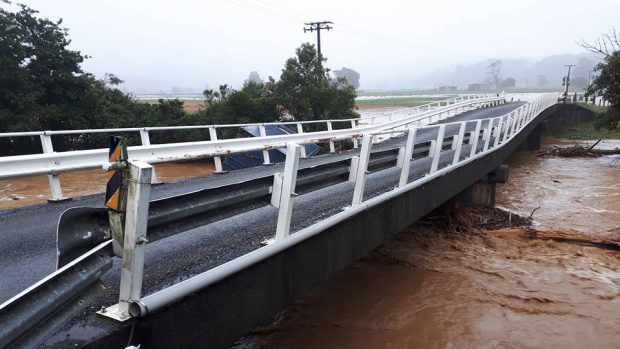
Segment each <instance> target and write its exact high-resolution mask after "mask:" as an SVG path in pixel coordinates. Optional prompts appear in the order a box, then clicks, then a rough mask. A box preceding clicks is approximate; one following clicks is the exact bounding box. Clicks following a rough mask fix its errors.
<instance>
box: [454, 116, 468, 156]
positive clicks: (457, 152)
mask: <svg viewBox="0 0 620 349" xmlns="http://www.w3.org/2000/svg"><path fill="white" fill-rule="evenodd" d="M466 125H467V121H463V122H461V127H460V128H459V134H458V135H457V136H456V140H454V139H453V140H452V149H454V157H453V158H452V164H453V165H456V164H457V163H458V162H459V160H460V159H461V149H462V148H463V138H465V126H466Z"/></svg>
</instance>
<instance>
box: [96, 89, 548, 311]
mask: <svg viewBox="0 0 620 349" xmlns="http://www.w3.org/2000/svg"><path fill="white" fill-rule="evenodd" d="M557 97H558V95H557V94H546V95H542V96H540V97H538V98H535V99H534V100H532V101H529V102H527V103H525V104H524V105H522V106H520V107H519V108H517V109H515V110H513V111H512V112H510V113H508V114H505V115H502V116H499V117H493V118H487V119H480V120H473V121H471V120H468V121H461V122H454V123H445V124H439V125H432V126H423V127H422V128H412V129H408V130H407V132H408V134H407V141H406V143H405V146H404V147H403V149H402V152H401V154H403V157H402V158H400V159H399V160H398V161H397V167H399V168H400V173H399V175H398V178H395V179H398V185H397V186H396V187H395V188H394V189H392V190H388V191H387V192H384V193H382V194H379V195H378V196H376V197H374V198H371V199H367V200H364V191H365V187H366V176H367V170H368V162H369V161H368V159H369V156H370V151H371V149H372V145H373V142H372V139H373V137H376V136H378V135H380V134H382V133H386V132H390V130H386V129H383V130H370V129H366V130H365V132H363V133H362V142H361V149H360V154H359V155H358V156H357V157H355V158H354V159H356V160H357V161H352V162H351V172H352V175H351V176H350V178H352V181H353V182H354V189H353V195H352V199H351V205H350V206H349V207H348V209H345V210H344V211H343V212H340V213H337V214H335V215H334V216H331V217H328V218H326V219H324V220H322V221H319V222H317V223H314V224H313V225H311V226H309V227H307V228H304V229H302V230H301V231H299V232H297V233H295V234H293V235H290V227H291V218H292V212H293V205H294V203H295V194H294V193H295V186H296V180H297V171H298V163H299V158H300V144H299V143H296V142H291V141H285V142H282V143H279V145H278V147H286V148H287V150H288V151H287V156H286V160H285V165H284V172H283V173H280V174H275V175H274V190H273V194H272V195H273V196H274V197H272V200H271V202H272V204H274V206H277V207H278V208H279V211H278V218H277V228H276V232H275V239H274V242H273V243H271V244H270V245H268V246H266V247H263V248H260V249H258V250H255V251H253V252H251V253H249V254H246V255H244V256H241V257H239V258H237V259H235V260H232V261H230V262H227V263H225V264H223V265H220V266H218V267H216V268H213V269H211V270H208V271H206V272H203V273H201V274H199V275H197V276H194V277H192V278H190V279H187V280H184V281H182V282H180V283H177V284H175V285H173V286H170V287H168V288H165V289H163V290H160V291H158V292H156V293H154V294H151V295H148V296H146V297H142V296H141V285H142V277H143V273H142V271H143V267H144V259H143V258H142V257H141V256H142V255H143V250H142V246H141V245H140V244H139V243H136V242H135V241H137V240H136V238H138V237H143V240H146V232H143V231H144V230H145V229H146V227H145V223H140V222H146V219H147V217H148V210H146V211H145V210H142V211H139V210H137V209H131V210H130V209H129V207H128V210H127V213H126V214H127V220H126V225H125V234H127V233H128V232H129V234H130V238H129V240H131V241H129V243H128V237H127V235H126V236H125V239H124V241H125V246H124V247H123V256H122V258H123V262H122V263H121V264H122V265H123V278H122V279H121V285H120V289H121V290H124V291H123V292H121V293H120V297H119V303H118V304H117V305H114V306H112V307H110V308H108V309H107V310H105V311H102V312H100V313H101V314H103V315H107V316H111V317H114V318H116V319H119V320H124V319H128V318H130V317H131V315H132V316H141V315H145V314H147V313H149V312H154V311H157V310H158V309H160V308H161V307H163V306H166V305H167V304H170V303H171V302H175V301H177V300H179V299H181V298H183V297H185V296H187V295H189V294H191V293H193V292H196V291H197V290H199V289H201V288H203V287H205V286H206V285H209V284H211V283H213V282H216V281H217V280H221V279H222V278H223V277H225V276H226V275H230V273H233V272H236V271H238V270H241V269H242V268H243V266H249V265H251V264H252V263H255V262H256V261H257V260H260V258H265V256H269V255H273V254H275V253H277V252H279V251H282V250H283V249H284V248H286V247H288V246H290V245H291V244H295V243H297V242H299V241H302V240H303V239H305V238H307V237H309V236H312V235H314V234H317V233H320V232H321V231H322V230H324V229H327V228H328V227H329V226H333V225H335V224H337V223H338V222H342V221H344V220H346V219H348V218H349V217H351V216H352V215H354V214H357V213H359V212H361V211H363V210H367V209H368V208H370V207H373V206H375V205H378V204H380V203H382V202H384V201H387V200H389V199H391V198H393V197H395V196H397V195H400V194H401V193H403V192H406V191H409V190H411V189H413V188H415V187H417V186H419V185H423V184H424V183H427V182H428V181H430V180H433V179H434V178H436V177H438V176H441V175H444V174H445V173H447V172H450V171H453V170H454V169H456V168H458V167H461V166H463V165H465V164H468V163H470V162H472V161H474V160H476V159H478V158H480V157H482V156H486V155H487V154H489V153H492V152H494V151H496V150H498V149H500V148H502V147H503V146H504V145H505V144H507V143H508V142H509V141H510V140H511V139H512V138H514V137H515V136H516V135H517V134H518V133H519V132H520V131H521V130H522V129H523V128H525V127H526V126H527V125H528V124H529V123H530V122H531V121H532V120H533V119H534V118H535V117H536V116H538V115H539V114H540V113H541V112H542V111H543V110H545V109H546V108H548V107H550V106H552V105H553V104H555V103H557ZM471 122H475V123H476V125H475V128H474V129H473V130H472V131H470V135H469V146H470V147H471V149H470V151H469V153H467V154H466V156H465V157H463V154H462V149H463V140H464V138H465V137H464V132H466V126H467V124H468V123H471ZM483 124H486V126H485V127H484V128H483V127H482V125H483ZM456 126H458V127H459V132H458V134H457V136H456V137H455V138H453V141H452V147H453V148H452V149H450V150H445V151H452V150H454V151H455V155H454V157H453V161H451V162H449V163H448V164H447V165H444V166H441V167H440V161H439V160H440V157H441V155H442V153H443V152H444V150H443V143H444V140H445V139H444V136H445V133H444V131H445V130H446V128H448V127H456ZM422 129H437V137H436V139H435V140H433V141H432V142H431V150H430V151H429V155H428V156H429V157H430V158H431V159H432V160H431V165H430V169H429V171H428V172H427V173H426V174H425V175H424V176H423V177H422V178H419V179H416V180H413V181H412V182H409V171H410V168H411V162H412V161H413V159H412V154H413V148H414V145H415V138H416V134H417V133H419V132H420V131H421V130H422ZM481 133H482V134H481ZM491 140H493V142H491ZM480 141H482V142H483V143H482V147H480V146H479V143H478V142H480ZM141 164H142V163H140V162H138V163H135V164H133V163H132V165H131V166H132V170H131V171H130V177H131V176H133V177H135V178H134V181H133V182H139V183H142V184H143V185H142V186H138V187H137V188H136V190H133V191H131V190H130V191H129V192H130V193H133V195H135V196H136V197H134V198H131V197H130V198H129V199H128V202H137V201H143V200H146V202H148V200H147V199H145V198H144V196H141V195H146V196H148V193H149V190H150V189H149V187H150V182H149V181H148V178H143V177H141V176H142V174H144V173H147V172H140V170H141V169H143V170H144V171H150V168H146V167H145V166H143V165H141ZM146 166H148V165H146ZM278 178H279V180H278ZM138 179H140V180H139V181H138ZM147 207H148V204H147ZM130 216H133V217H130ZM136 222H138V223H136ZM142 225H144V227H142ZM142 234H144V235H142ZM138 241H139V239H138ZM138 249H139V251H137V250H138ZM136 252H138V253H136ZM126 266H128V267H126Z"/></svg>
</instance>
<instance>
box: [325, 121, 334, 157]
mask: <svg viewBox="0 0 620 349" xmlns="http://www.w3.org/2000/svg"><path fill="white" fill-rule="evenodd" d="M332 130H333V126H332V122H331V121H330V120H328V121H327V131H332ZM329 152H330V153H335V152H336V147H335V146H334V141H329Z"/></svg>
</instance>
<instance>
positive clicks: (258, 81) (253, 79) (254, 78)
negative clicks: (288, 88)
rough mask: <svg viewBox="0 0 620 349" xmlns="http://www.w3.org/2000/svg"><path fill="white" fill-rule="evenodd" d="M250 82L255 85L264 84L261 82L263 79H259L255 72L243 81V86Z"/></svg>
mask: <svg viewBox="0 0 620 349" xmlns="http://www.w3.org/2000/svg"><path fill="white" fill-rule="evenodd" d="M250 82H253V83H256V84H264V83H265V82H264V81H263V79H261V78H260V75H259V74H258V72H257V71H253V72H250V75H249V76H248V78H247V79H245V81H244V82H243V83H244V85H245V84H248V83H250Z"/></svg>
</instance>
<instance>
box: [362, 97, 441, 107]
mask: <svg viewBox="0 0 620 349" xmlns="http://www.w3.org/2000/svg"><path fill="white" fill-rule="evenodd" d="M447 98H448V97H445V96H442V97H398V98H377V99H362V100H356V101H355V105H357V106H358V107H361V106H378V107H416V106H419V105H423V104H427V103H431V102H436V101H441V100H444V99H447Z"/></svg>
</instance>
